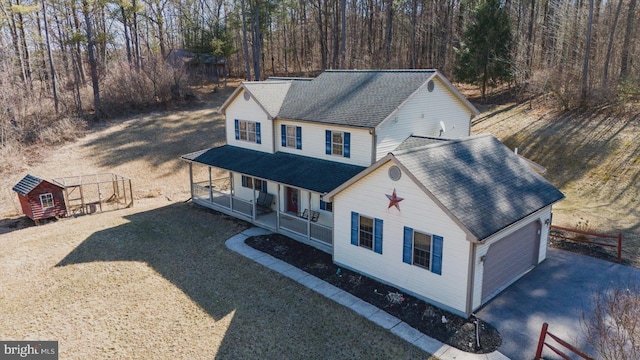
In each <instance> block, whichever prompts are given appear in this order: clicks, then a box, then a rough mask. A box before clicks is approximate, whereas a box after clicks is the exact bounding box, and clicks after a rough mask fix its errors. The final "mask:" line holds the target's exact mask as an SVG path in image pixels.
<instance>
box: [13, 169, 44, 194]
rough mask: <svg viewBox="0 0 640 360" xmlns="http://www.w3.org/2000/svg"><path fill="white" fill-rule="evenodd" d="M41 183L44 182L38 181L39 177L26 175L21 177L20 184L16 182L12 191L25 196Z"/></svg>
mask: <svg viewBox="0 0 640 360" xmlns="http://www.w3.org/2000/svg"><path fill="white" fill-rule="evenodd" d="M43 181H44V180H42V179H40V178H39V177H36V176H33V175H31V174H27V176H25V177H23V178H22V180H20V182H18V183H17V184H16V185H15V186H14V187H13V189H12V190H13V191H15V192H17V193H18V194H20V195H27V194H28V193H30V192H31V191H32V190H33V189H35V188H36V187H37V186H38V185H40V183H41V182H43Z"/></svg>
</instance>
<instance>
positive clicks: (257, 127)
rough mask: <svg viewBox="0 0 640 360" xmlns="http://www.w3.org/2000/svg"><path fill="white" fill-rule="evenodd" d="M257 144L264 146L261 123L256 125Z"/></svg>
mask: <svg viewBox="0 0 640 360" xmlns="http://www.w3.org/2000/svg"><path fill="white" fill-rule="evenodd" d="M256 142H257V143H258V144H262V141H261V139H260V123H256Z"/></svg>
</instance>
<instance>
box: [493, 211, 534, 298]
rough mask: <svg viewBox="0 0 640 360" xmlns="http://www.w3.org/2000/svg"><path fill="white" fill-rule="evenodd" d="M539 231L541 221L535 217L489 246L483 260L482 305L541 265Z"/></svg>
mask: <svg viewBox="0 0 640 360" xmlns="http://www.w3.org/2000/svg"><path fill="white" fill-rule="evenodd" d="M540 230H541V223H540V221H539V220H534V221H532V222H530V223H529V224H527V225H525V226H523V227H522V228H520V229H519V230H516V231H515V232H513V233H511V234H509V235H507V236H505V237H504V238H502V239H500V240H498V241H496V242H495V243H493V244H491V245H490V246H489V250H488V251H487V253H486V254H485V255H484V261H483V265H484V271H483V274H482V303H483V304H484V303H486V302H487V301H489V300H491V298H493V297H494V296H496V295H497V294H498V293H500V292H501V291H502V290H504V289H505V288H506V287H507V286H509V285H511V284H512V283H514V282H515V281H516V280H518V279H519V278H520V277H521V276H522V275H524V274H525V273H526V272H527V271H529V270H531V269H533V267H534V266H536V265H537V264H538V253H539V249H540Z"/></svg>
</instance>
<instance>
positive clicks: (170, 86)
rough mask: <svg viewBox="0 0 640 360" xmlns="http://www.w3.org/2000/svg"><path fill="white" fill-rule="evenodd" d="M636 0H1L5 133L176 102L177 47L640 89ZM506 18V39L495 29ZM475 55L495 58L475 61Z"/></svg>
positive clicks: (249, 67) (569, 91) (497, 80)
mask: <svg viewBox="0 0 640 360" xmlns="http://www.w3.org/2000/svg"><path fill="white" fill-rule="evenodd" d="M636 3H637V0H612V1H607V0H573V1H569V0H504V1H500V0H438V1H433V0H432V1H426V0H312V1H302V0H299V1H298V0H282V1H276V0H114V1H107V0H47V1H42V0H0V16H1V22H0V26H1V28H2V31H1V32H0V55H1V57H0V81H1V82H2V85H3V86H2V88H1V89H0V124H1V125H0V144H2V145H3V146H4V145H6V144H7V143H8V141H9V140H11V139H13V138H20V139H22V140H25V139H26V140H29V139H32V138H34V137H40V138H42V137H43V136H42V134H41V132H38V131H31V130H32V129H37V128H39V127H41V126H43V125H42V124H44V123H46V121H44V120H46V119H53V120H55V121H56V123H58V121H59V120H60V119H62V118H65V119H67V120H66V121H67V124H66V125H65V126H73V124H69V123H68V122H69V121H72V120H69V119H71V118H73V117H74V116H78V115H80V116H82V115H86V114H91V115H92V116H94V117H95V118H99V117H104V116H117V115H119V114H122V113H123V112H127V111H131V110H138V109H140V108H145V107H148V106H153V105H154V104H157V103H159V102H163V101H168V100H171V98H172V97H175V96H176V89H183V88H184V86H185V85H186V84H185V79H186V78H185V76H184V71H183V69H178V68H176V67H171V66H169V65H168V64H167V63H166V62H165V61H164V60H165V59H166V57H167V55H168V54H169V52H170V51H171V50H172V49H187V50H191V51H194V52H201V53H207V54H210V55H216V56H219V57H224V58H226V65H227V71H228V73H229V75H230V76H235V77H241V78H246V79H264V78H266V77H268V76H273V75H277V76H315V75H316V74H318V73H319V72H320V71H321V70H323V69H373V68H376V69H395V68H435V69H438V70H440V71H441V72H442V73H444V74H445V76H447V77H448V78H450V79H451V80H452V81H457V80H462V81H466V82H471V83H477V84H484V85H487V86H489V87H491V86H492V85H499V84H503V85H505V84H507V85H508V88H509V89H511V90H512V92H513V93H515V94H516V96H517V97H519V98H520V99H524V98H526V97H528V96H533V95H537V94H552V95H553V98H554V99H556V100H558V102H559V104H560V105H561V106H563V107H566V108H571V107H574V106H585V105H586V106H588V105H589V104H593V103H600V102H602V101H611V100H616V101H619V100H620V99H622V101H625V99H626V98H628V97H634V96H635V97H636V99H637V97H638V93H640V90H639V89H640V61H639V60H638V58H639V55H640V35H639V34H638V33H639V32H638V27H639V26H640V16H637V15H636V14H637V13H638V11H636ZM491 4H493V5H494V6H495V8H492V10H491V9H490V5H491ZM483 7H484V8H485V10H486V9H490V10H489V14H488V15H487V16H488V17H489V18H488V19H487V18H485V19H483V18H482V17H481V16H480V15H479V14H480V9H482V8H483ZM499 16H504V18H505V19H506V23H505V24H503V27H502V30H505V27H506V31H507V34H509V35H510V36H509V38H508V39H507V38H505V37H504V36H503V35H499V36H498V35H496V34H498V33H500V31H499V30H500V29H496V28H495V26H493V25H494V24H496V21H495V19H497V18H499ZM502 34H504V32H502ZM496 36H497V37H496ZM482 42H484V43H482ZM465 54H466V55H465ZM479 55H481V57H483V58H484V60H486V61H487V62H488V63H487V62H485V63H482V59H481V60H478V59H476V60H474V61H475V62H473V61H472V62H469V61H471V60H472V59H470V58H469V56H472V57H476V58H478V57H479ZM465 56H467V57H466V58H465ZM478 61H480V63H479V62H478ZM496 64H498V65H496ZM496 66H498V67H500V71H499V72H497V73H496V72H495V71H494V72H492V69H494V70H495V68H496ZM470 70H471V71H470ZM469 72H470V73H469ZM487 74H488V76H483V75H487ZM483 88H484V86H483ZM483 95H484V91H483ZM53 120H52V121H53ZM63 125H64V124H63ZM56 131H58V132H60V133H63V134H64V133H65V131H64V128H62V129H58V130H56ZM47 136H48V137H51V138H54V137H55V134H53V133H51V132H49V133H48V134H47V133H45V136H44V137H47Z"/></svg>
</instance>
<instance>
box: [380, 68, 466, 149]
mask: <svg viewBox="0 0 640 360" xmlns="http://www.w3.org/2000/svg"><path fill="white" fill-rule="evenodd" d="M434 82H435V87H434V90H433V92H429V91H428V90H427V86H426V85H425V86H423V87H422V88H421V89H420V90H418V92H417V93H415V94H414V95H413V96H412V97H411V98H410V99H409V100H408V101H407V102H406V103H404V104H403V105H402V106H401V107H400V108H399V109H398V111H397V112H396V113H395V114H392V115H391V116H390V117H389V118H387V119H385V121H384V122H382V123H381V124H380V125H379V126H378V128H377V129H376V135H377V146H376V160H380V159H381V158H383V157H384V156H385V155H387V154H388V153H389V152H392V151H393V150H394V149H395V148H396V147H398V145H400V144H401V143H402V142H403V141H404V140H405V139H406V138H408V137H409V136H411V135H415V136H428V137H439V136H440V129H441V126H440V121H442V122H443V123H444V125H445V129H446V131H445V132H444V133H443V134H442V137H443V138H449V139H454V138H459V137H463V136H468V135H470V133H471V115H472V113H471V111H470V110H469V109H468V108H467V107H466V106H465V105H464V104H462V102H460V100H458V99H457V98H456V97H455V96H454V95H453V94H451V92H449V90H448V89H447V88H446V86H445V85H444V84H443V83H441V82H440V81H439V80H437V79H435V80H434Z"/></svg>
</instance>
